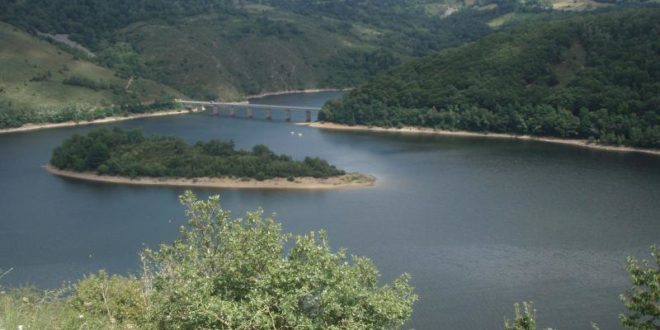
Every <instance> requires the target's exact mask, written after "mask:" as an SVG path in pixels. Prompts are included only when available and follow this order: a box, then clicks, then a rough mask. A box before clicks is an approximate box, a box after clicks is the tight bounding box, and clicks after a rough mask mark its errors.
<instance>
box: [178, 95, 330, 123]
mask: <svg viewBox="0 0 660 330" xmlns="http://www.w3.org/2000/svg"><path fill="white" fill-rule="evenodd" d="M174 102H176V103H179V104H181V105H183V106H184V107H185V108H186V109H188V110H191V111H205V110H211V111H212V114H213V115H216V116H217V115H220V113H221V112H222V110H225V111H227V112H228V114H229V116H231V117H236V114H237V112H238V111H239V110H241V109H245V116H246V117H247V118H254V112H255V110H261V111H263V112H265V118H266V119H268V120H273V111H283V112H284V119H285V120H286V121H291V113H292V112H304V113H305V121H307V122H310V121H312V111H319V110H321V108H320V107H300V106H290V105H275V104H254V103H246V102H215V101H193V100H179V99H176V100H174Z"/></svg>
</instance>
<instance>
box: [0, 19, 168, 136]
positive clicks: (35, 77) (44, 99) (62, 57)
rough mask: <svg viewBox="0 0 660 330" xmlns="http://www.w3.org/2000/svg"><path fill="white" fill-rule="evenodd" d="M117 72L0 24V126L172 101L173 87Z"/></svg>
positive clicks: (88, 115)
mask: <svg viewBox="0 0 660 330" xmlns="http://www.w3.org/2000/svg"><path fill="white" fill-rule="evenodd" d="M128 80H129V79H128V78H127V79H123V78H120V77H117V76H116V75H115V72H113V71H112V70H110V69H107V68H104V67H102V66H99V65H96V64H93V63H91V62H89V61H87V60H84V59H82V58H81V57H79V56H76V55H73V54H71V53H69V52H68V51H67V50H66V49H64V48H62V47H57V46H56V45H53V44H51V43H49V42H47V41H45V40H41V39H39V38H37V37H34V36H32V35H29V34H27V33H24V32H21V31H19V30H18V29H16V28H14V27H12V26H10V25H7V24H4V23H0V128H8V127H17V126H21V125H23V124H26V123H43V122H62V121H70V120H71V121H73V120H75V121H79V120H89V119H96V118H101V117H106V116H109V115H116V114H124V113H132V112H145V111H152V110H154V109H157V108H163V107H169V106H172V104H171V103H169V102H167V101H166V100H167V99H169V98H171V96H173V95H177V93H176V92H174V91H173V90H172V89H171V88H167V87H165V86H162V85H160V84H158V83H155V82H153V81H150V80H146V79H132V81H131V83H130V85H129V84H128Z"/></svg>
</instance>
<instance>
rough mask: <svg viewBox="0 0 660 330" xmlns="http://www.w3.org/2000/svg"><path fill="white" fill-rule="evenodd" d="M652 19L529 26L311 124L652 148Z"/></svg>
mask: <svg viewBox="0 0 660 330" xmlns="http://www.w3.org/2000/svg"><path fill="white" fill-rule="evenodd" d="M658 22H660V9H657V8H646V9H635V10H626V11H622V12H610V13H602V14H598V15H585V16H581V17H575V18H570V19H565V20H558V21H550V22H536V23H531V24H525V25H524V26H521V27H519V28H515V29H512V30H511V31H506V32H502V33H498V34H495V35H491V36H489V37H485V38H483V39H481V40H480V41H478V42H476V43H474V44H470V45H466V46H463V47H459V48H456V49H451V50H447V51H444V52H441V53H439V54H436V55H433V56H430V57H427V58H423V59H421V60H416V61H413V62H411V63H409V64H406V65H403V66H402V67H401V68H399V69H397V70H395V71H394V72H392V73H391V74H387V75H383V76H381V77H378V78H376V79H374V80H372V81H370V82H369V83H367V84H365V85H363V86H361V87H360V88H358V89H356V90H354V91H352V92H351V93H349V94H348V95H347V96H346V97H345V98H344V99H342V100H339V101H335V102H329V103H328V104H326V105H325V107H324V109H323V111H322V112H321V114H320V116H319V118H320V119H321V120H328V121H334V122H339V123H344V124H349V125H353V124H364V125H375V126H387V127H396V126H402V125H412V126H425V127H435V128H439V129H461V130H470V131H481V132H505V133H514V134H531V135H544V136H557V137H574V138H584V139H591V140H594V141H598V142H600V143H606V144H624V145H632V146H639V147H648V148H659V147H660V111H659V110H658V109H660V96H659V95H660V55H659V54H660V53H659V49H660V41H659V39H658V38H657V35H658V33H659V31H660V25H659V24H658Z"/></svg>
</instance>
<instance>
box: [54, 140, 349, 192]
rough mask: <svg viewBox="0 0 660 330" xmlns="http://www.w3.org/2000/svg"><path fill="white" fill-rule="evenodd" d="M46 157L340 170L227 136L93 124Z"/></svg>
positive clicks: (171, 169) (271, 172)
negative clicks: (193, 139) (186, 137)
mask: <svg viewBox="0 0 660 330" xmlns="http://www.w3.org/2000/svg"><path fill="white" fill-rule="evenodd" d="M50 163H51V164H52V165H53V166H55V167H57V168H59V169H64V170H72V171H77V172H86V171H89V172H95V173H97V174H100V175H116V176H125V177H132V178H134V177H172V178H197V177H234V178H254V179H257V180H266V179H272V178H287V179H288V180H293V179H295V178H296V177H314V178H328V177H334V176H340V175H344V174H345V172H344V171H342V170H339V169H337V168H336V167H335V166H333V165H330V164H328V162H327V161H325V160H322V159H319V158H316V157H306V158H305V159H304V160H302V161H297V160H293V159H291V157H290V156H287V155H277V154H275V153H273V152H272V151H271V150H270V149H269V148H268V147H266V146H265V145H261V144H260V145H256V146H254V147H253V148H252V150H250V151H246V150H237V149H235V146H234V142H233V141H220V140H210V141H208V142H197V143H195V144H194V145H190V144H187V143H186V142H185V141H183V140H182V139H180V138H175V137H165V136H146V135H145V134H144V133H143V132H142V131H141V130H130V131H125V130H122V129H120V128H114V129H105V128H102V129H97V130H94V131H92V132H90V133H89V134H87V135H85V136H82V135H77V134H76V135H74V136H72V137H71V138H69V139H67V140H65V141H64V142H63V143H62V145H61V146H59V147H57V148H56V149H55V150H54V151H53V155H52V158H51V160H50Z"/></svg>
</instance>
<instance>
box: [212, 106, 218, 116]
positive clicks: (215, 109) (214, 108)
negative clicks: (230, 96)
mask: <svg viewBox="0 0 660 330" xmlns="http://www.w3.org/2000/svg"><path fill="white" fill-rule="evenodd" d="M212 114H213V115H214V116H219V115H220V107H219V106H217V105H214V106H213V111H212Z"/></svg>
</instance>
